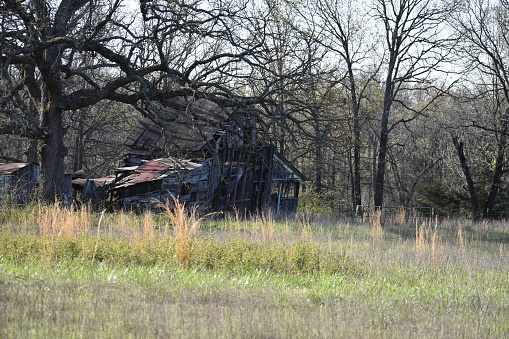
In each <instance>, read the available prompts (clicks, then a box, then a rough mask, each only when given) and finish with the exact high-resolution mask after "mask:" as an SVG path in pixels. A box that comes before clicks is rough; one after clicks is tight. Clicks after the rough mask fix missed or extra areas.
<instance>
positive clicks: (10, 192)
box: [0, 162, 40, 204]
mask: <svg viewBox="0 0 509 339" xmlns="http://www.w3.org/2000/svg"><path fill="white" fill-rule="evenodd" d="M39 176H40V170H39V165H37V164H36V163H27V162H15V163H0V201H2V202H8V203H14V204H26V203H28V202H29V201H31V200H33V199H34V198H35V197H36V192H35V188H36V185H37V183H38V182H39Z"/></svg>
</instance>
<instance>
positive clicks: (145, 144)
mask: <svg viewBox="0 0 509 339" xmlns="http://www.w3.org/2000/svg"><path fill="white" fill-rule="evenodd" d="M159 110H160V112H161V113H162V114H163V115H164V116H165V117H166V118H167V122H165V123H156V122H154V121H152V120H150V119H144V120H141V121H139V122H138V124H137V126H136V127H135V128H134V129H133V131H132V133H131V135H130V136H129V137H128V138H127V139H126V141H125V145H126V146H128V147H131V148H135V149H146V150H151V151H153V150H165V149H168V150H171V151H185V150H197V149H199V148H201V146H203V144H204V143H205V142H206V141H207V140H209V139H210V138H211V137H212V136H213V135H214V134H215V133H216V132H217V131H218V130H219V129H220V128H219V127H218V124H220V123H222V122H224V121H225V120H226V118H227V117H228V115H229V110H228V109H225V108H223V107H221V106H219V105H218V104H216V103H215V102H213V101H210V100H208V99H194V98H190V99H186V98H183V97H178V98H174V99H171V100H167V101H165V102H164V104H163V105H161V106H160V107H159Z"/></svg>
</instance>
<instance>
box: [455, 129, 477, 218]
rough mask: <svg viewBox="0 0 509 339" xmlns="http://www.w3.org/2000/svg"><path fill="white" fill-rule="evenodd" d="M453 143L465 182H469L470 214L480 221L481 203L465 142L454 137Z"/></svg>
mask: <svg viewBox="0 0 509 339" xmlns="http://www.w3.org/2000/svg"><path fill="white" fill-rule="evenodd" d="M452 141H453V143H454V147H455V148H456V152H457V154H458V159H459V161H460V164H461V170H462V171H463V175H464V176H465V180H466V181H467V190H468V196H469V198H470V212H471V213H472V218H473V219H474V220H478V219H479V217H480V214H479V202H478V199H477V193H476V192H475V187H474V181H473V180H472V175H471V174H470V168H469V167H468V164H467V159H466V157H465V151H464V148H463V141H461V140H459V137H458V136H454V137H453V138H452Z"/></svg>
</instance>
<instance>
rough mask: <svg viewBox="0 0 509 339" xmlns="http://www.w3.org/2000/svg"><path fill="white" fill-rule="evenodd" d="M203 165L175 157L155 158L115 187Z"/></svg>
mask: <svg viewBox="0 0 509 339" xmlns="http://www.w3.org/2000/svg"><path fill="white" fill-rule="evenodd" d="M200 166H202V165H201V164H198V163H195V162H192V161H190V160H181V159H173V158H161V159H154V160H150V161H148V162H146V163H145V164H142V165H140V166H139V167H138V169H136V170H135V171H134V173H132V174H131V175H128V176H127V177H125V178H123V179H122V180H120V181H119V182H118V183H117V185H116V186H115V187H114V188H121V187H127V186H132V185H136V184H139V183H142V182H148V181H153V180H159V179H162V178H164V177H165V176H167V175H168V174H169V173H173V172H174V171H179V170H193V169H195V168H198V167H200Z"/></svg>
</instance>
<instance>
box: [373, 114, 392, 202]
mask: <svg viewBox="0 0 509 339" xmlns="http://www.w3.org/2000/svg"><path fill="white" fill-rule="evenodd" d="M384 106H386V105H384ZM389 109H390V108H387V107H384V112H383V114H382V120H381V129H380V144H379V148H378V156H377V167H376V173H375V192H374V197H373V203H374V205H375V206H378V207H380V206H383V203H384V201H383V200H384V181H385V169H386V167H387V150H388V148H389V130H388V125H389Z"/></svg>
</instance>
